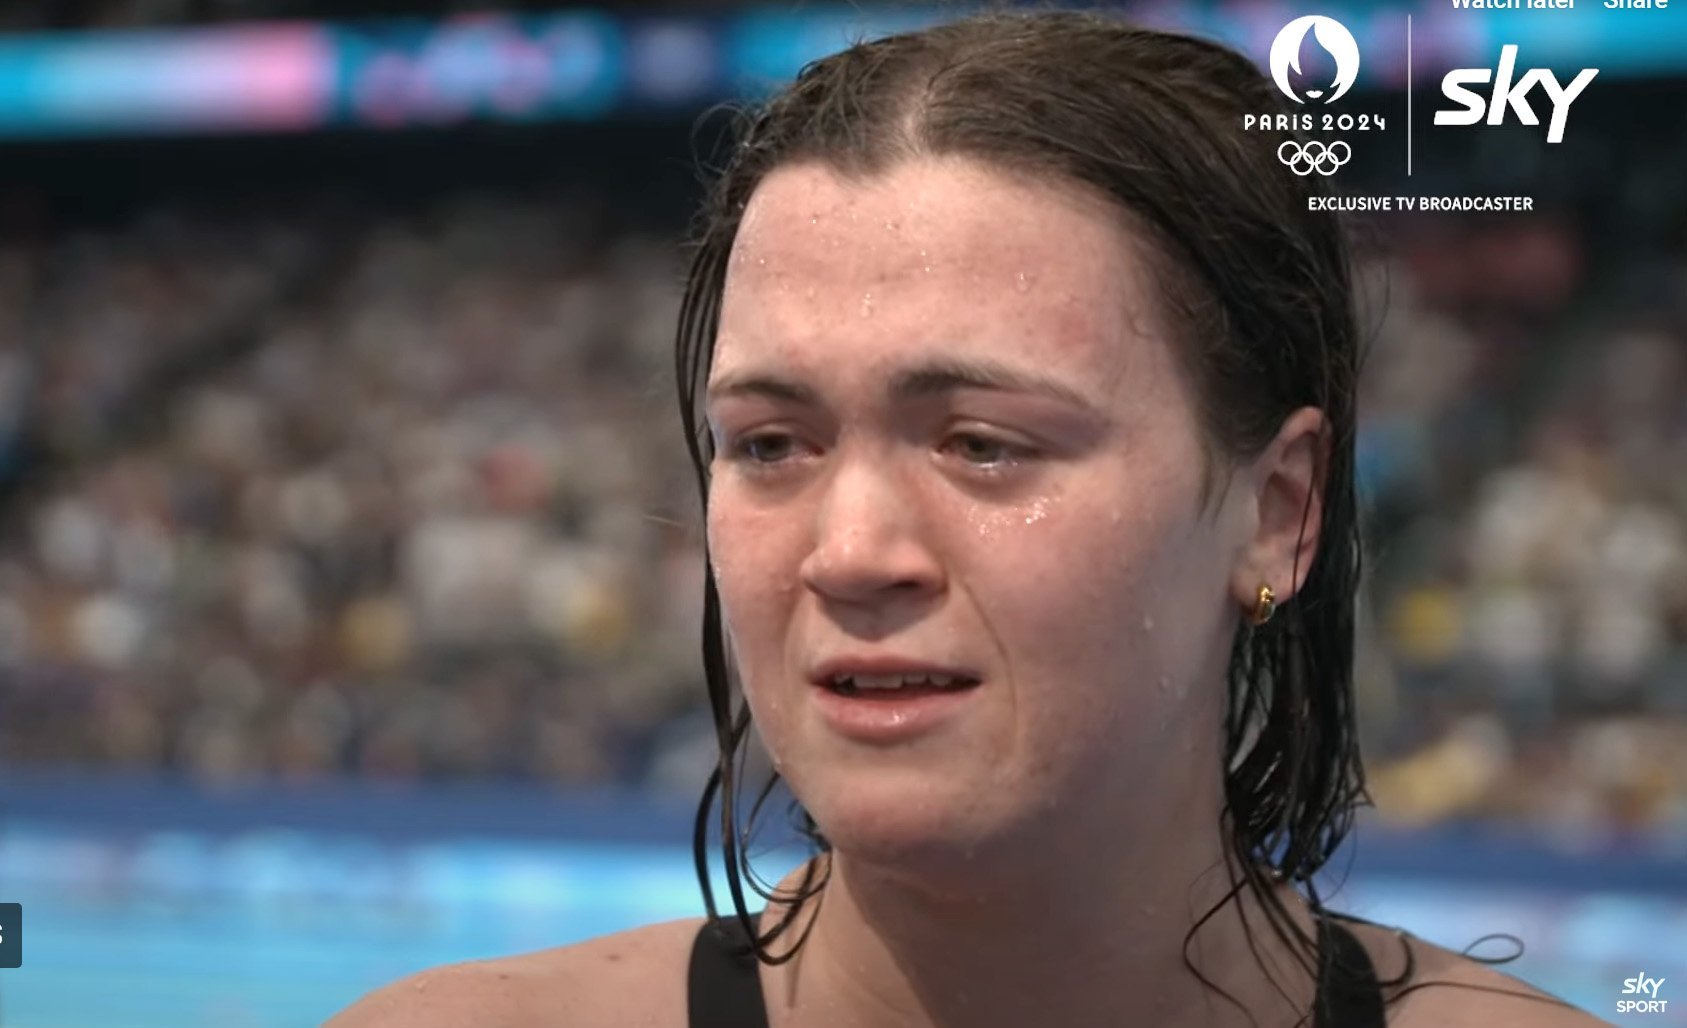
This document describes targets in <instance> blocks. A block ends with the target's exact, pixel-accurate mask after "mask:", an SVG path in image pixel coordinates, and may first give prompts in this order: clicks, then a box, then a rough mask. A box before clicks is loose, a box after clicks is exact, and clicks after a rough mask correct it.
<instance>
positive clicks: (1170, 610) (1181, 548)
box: [975, 470, 1214, 729]
mask: <svg viewBox="0 0 1687 1028" xmlns="http://www.w3.org/2000/svg"><path fill="white" fill-rule="evenodd" d="M1107 482H1112V483H1114V485H1113V486H1111V487H1110V486H1107V485H1105V484H1104V483H1107ZM1127 482H1136V483H1138V486H1137V487H1136V488H1131V487H1128V486H1126V485H1125V484H1124V483H1127ZM1187 491H1188V484H1187V483H1185V482H1183V481H1181V478H1180V476H1176V475H1172V474H1166V475H1157V476H1145V475H1144V474H1143V473H1142V472H1140V471H1138V470H1133V471H1132V473H1131V474H1129V475H1125V474H1122V473H1121V474H1117V475H1101V476H1096V477H1094V478H1090V479H1089V480H1088V481H1086V482H1085V483H1084V484H1083V485H1082V486H1081V487H1080V486H1077V485H1073V486H1072V487H1070V488H1069V489H1067V490H1066V492H1065V493H1064V494H1063V495H1059V496H1055V497H1051V502H1048V503H1047V504H1045V505H1043V507H1042V511H1043V516H1041V517H1038V516H1037V513H1038V512H1037V508H1036V506H1035V505H1033V506H1032V508H1031V509H1029V510H1027V511H1025V512H1022V513H1020V514H1019V515H1018V516H1016V517H1012V518H1008V517H995V518H991V519H987V523H985V524H982V525H980V526H979V527H978V529H977V531H978V535H979V538H980V545H979V547H978V549H977V551H976V552H977V554H978V557H979V560H980V561H981V562H982V563H981V565H980V570H981V572H982V576H981V578H978V579H977V587H976V590H975V591H976V594H977V602H978V604H979V608H980V610H981V612H982V613H983V615H984V620H985V622H986V625H987V627H988V629H989V630H990V631H991V633H992V634H993V635H995V636H996V637H997V640H996V645H997V648H998V651H999V659H1002V660H1004V661H1005V662H1006V666H1007V667H1008V668H1009V669H1010V670H1011V671H1012V673H1013V676H1014V678H1015V680H1016V682H1017V686H1018V689H1019V690H1021V691H1023V692H1025V694H1026V695H1027V698H1028V699H1030V700H1031V701H1032V702H1033V704H1035V706H1036V709H1039V710H1041V711H1043V712H1044V713H1045V714H1047V715H1048V716H1050V717H1054V718H1058V719H1059V720H1060V721H1061V722H1062V723H1063V724H1070V723H1073V722H1080V723H1084V724H1087V725H1091V726H1094V727H1096V728H1097V729H1100V728H1103V727H1105V726H1109V725H1116V723H1117V722H1118V721H1120V720H1121V719H1130V720H1140V715H1142V714H1143V712H1144V709H1145V707H1147V706H1153V707H1159V708H1162V709H1169V707H1168V704H1169V703H1170V702H1171V701H1174V700H1175V698H1176V696H1177V694H1178V693H1180V692H1181V691H1182V689H1183V688H1185V687H1187V685H1188V684H1189V679H1190V678H1191V677H1192V675H1193V673H1194V671H1193V667H1194V664H1195V663H1197V662H1198V660H1197V658H1198V656H1199V651H1200V650H1201V649H1202V647H1204V646H1206V645H1208V642H1207V640H1205V639H1204V638H1203V632H1202V630H1201V629H1200V628H1199V627H1198V626H1200V625H1201V624H1202V623H1203V622H1204V620H1205V619H1206V615H1205V614H1204V613H1203V611H1204V609H1205V608H1206V607H1209V606H1211V604H1212V595H1211V592H1212V580H1213V574H1212V570H1211V568H1210V567H1208V566H1206V565H1208V564H1211V563H1212V562H1211V561H1210V560H1207V561H1206V562H1205V564H1203V563H1201V560H1202V558H1201V553H1202V551H1203V546H1201V545H1199V544H1198V543H1197V542H1196V539H1195V537H1194V536H1192V535H1191V525H1192V521H1191V518H1190V515H1189V512H1188V510H1187V509H1186V506H1185V505H1184V504H1183V503H1182V502H1181V498H1182V497H1183V496H1184V495H1185V494H1186V492H1187ZM1204 549H1205V550H1207V551H1209V552H1210V551H1211V550H1212V549H1214V547H1212V546H1207V547H1205V548H1204ZM985 569H987V570H985ZM1044 694H1048V695H1051V696H1052V695H1055V694H1058V696H1059V698H1060V702H1059V703H1046V704H1037V703H1036V700H1037V699H1038V698H1039V697H1041V696H1042V695H1044ZM1162 699H1164V700H1165V701H1167V702H1162Z"/></svg>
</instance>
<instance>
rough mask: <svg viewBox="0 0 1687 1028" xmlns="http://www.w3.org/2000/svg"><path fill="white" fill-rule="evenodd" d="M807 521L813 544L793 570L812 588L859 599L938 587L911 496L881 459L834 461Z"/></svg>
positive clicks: (938, 574)
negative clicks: (836, 463)
mask: <svg viewBox="0 0 1687 1028" xmlns="http://www.w3.org/2000/svg"><path fill="white" fill-rule="evenodd" d="M814 518H815V544H814V549H813V550H812V551H810V553H809V554H808V556H807V557H806V558H805V559H804V560H803V562H802V567H801V569H800V576H801V579H802V583H803V585H804V586H805V587H807V588H809V589H811V590H813V591H814V592H816V593H819V594H820V595H822V596H825V597H828V598H830V599H834V600H838V601H840V602H845V603H857V604H859V603H867V602H871V601H873V600H875V599H880V598H882V597H884V596H886V595H891V594H898V595H900V594H924V593H927V592H934V591H937V590H940V589H941V588H942V584H943V568H942V564H941V562H940V561H939V559H938V558H937V555H936V554H935V553H934V552H933V551H932V549H931V547H930V546H928V545H927V544H926V536H925V532H926V530H927V526H926V525H925V522H924V519H923V517H922V508H921V504H920V502H919V499H918V497H917V496H915V495H914V494H913V492H912V491H911V489H910V488H909V487H908V485H907V484H906V483H905V482H904V481H903V480H902V477H901V476H900V475H898V474H897V469H896V468H894V467H890V466H887V465H886V464H885V462H884V461H882V460H877V459H876V458H868V459H857V460H854V461H849V462H845V463H844V464H842V465H840V466H839V467H838V469H837V471H836V473H834V474H833V475H832V477H831V479H830V480H829V481H827V482H826V484H825V495H824V496H823V497H822V499H821V501H820V505H819V507H818V508H817V509H816V511H815V514H814Z"/></svg>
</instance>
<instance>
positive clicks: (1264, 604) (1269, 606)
mask: <svg viewBox="0 0 1687 1028" xmlns="http://www.w3.org/2000/svg"><path fill="white" fill-rule="evenodd" d="M1276 610H1277V594H1276V593H1273V592H1272V591H1271V587H1270V586H1269V585H1262V586H1260V587H1259V599H1258V600H1256V601H1255V602H1254V609H1253V613H1252V614H1251V615H1250V616H1249V620H1250V621H1252V622H1253V624H1254V625H1255V627H1257V626H1259V625H1263V624H1265V623H1266V622H1267V621H1270V620H1271V615H1272V614H1273V613H1275V612H1276Z"/></svg>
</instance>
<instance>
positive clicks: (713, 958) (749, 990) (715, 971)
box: [686, 913, 767, 1028]
mask: <svg viewBox="0 0 1687 1028" xmlns="http://www.w3.org/2000/svg"><path fill="white" fill-rule="evenodd" d="M750 921H751V923H752V924H754V925H756V926H757V929H758V930H759V928H760V926H761V914H759V913H756V914H752V915H751V916H750ZM760 967H761V965H760V962H759V961H757V960H756V955H755V952H754V950H753V949H752V948H751V946H750V939H749V937H748V936H747V935H745V934H744V926H743V925H742V924H740V923H739V921H738V918H737V917H724V918H716V919H712V920H705V921H704V922H703V924H702V926H701V927H699V928H698V929H697V938H696V940H695V941H693V942H692V944H691V968H690V972H689V975H688V978H687V984H686V1012H687V1016H688V1020H687V1023H688V1024H689V1025H690V1026H691V1028H767V1007H766V1005H765V1004H764V1003H763V1002H762V994H761V971H760Z"/></svg>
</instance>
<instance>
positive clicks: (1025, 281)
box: [1013, 271, 1031, 293]
mask: <svg viewBox="0 0 1687 1028" xmlns="http://www.w3.org/2000/svg"><path fill="white" fill-rule="evenodd" d="M1013 287H1014V288H1015V289H1017V290H1019V291H1020V292H1022V293H1023V292H1025V291H1026V290H1027V289H1030V288H1031V276H1029V275H1027V274H1025V272H1023V271H1022V272H1020V273H1019V274H1018V275H1015V276H1014V279H1013Z"/></svg>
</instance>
